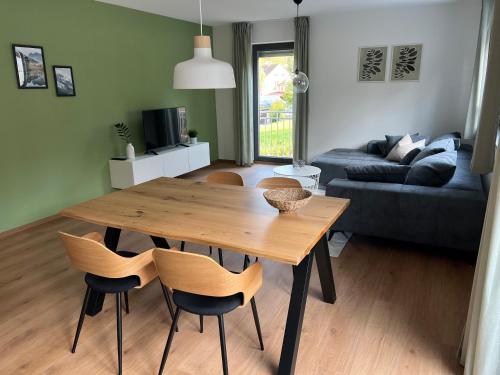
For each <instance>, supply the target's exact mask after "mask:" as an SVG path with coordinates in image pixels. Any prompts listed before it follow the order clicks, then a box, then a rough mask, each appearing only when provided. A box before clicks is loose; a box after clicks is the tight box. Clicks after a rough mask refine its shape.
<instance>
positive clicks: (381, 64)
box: [358, 47, 387, 82]
mask: <svg viewBox="0 0 500 375" xmlns="http://www.w3.org/2000/svg"><path fill="white" fill-rule="evenodd" d="M386 66H387V47H361V48H360V49H359V66H358V81H360V82H384V81H385V72H386Z"/></svg>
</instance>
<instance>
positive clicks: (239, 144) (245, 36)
mask: <svg viewBox="0 0 500 375" xmlns="http://www.w3.org/2000/svg"><path fill="white" fill-rule="evenodd" d="M233 64H234V78H235V79H236V91H235V93H234V126H235V135H236V147H235V154H236V155H235V156H236V163H237V164H238V165H243V166H249V165H252V163H253V159H254V145H253V105H252V103H253V100H252V96H253V85H252V24H250V23H248V22H239V23H234V24H233Z"/></svg>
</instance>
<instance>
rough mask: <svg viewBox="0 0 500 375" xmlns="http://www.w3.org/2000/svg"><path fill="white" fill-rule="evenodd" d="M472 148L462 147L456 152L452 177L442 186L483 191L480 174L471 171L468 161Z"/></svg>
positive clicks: (470, 157)
mask: <svg viewBox="0 0 500 375" xmlns="http://www.w3.org/2000/svg"><path fill="white" fill-rule="evenodd" d="M471 159H472V148H468V147H465V148H464V147H463V146H462V149H460V150H459V151H458V153H457V169H456V170H455V174H454V175H453V178H452V179H451V180H450V182H448V183H447V184H446V185H444V186H443V188H447V189H455V190H467V191H477V192H481V193H483V192H484V187H483V183H482V179H481V175H480V174H478V173H472V171H471V169H470V163H471Z"/></svg>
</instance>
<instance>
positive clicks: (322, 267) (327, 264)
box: [313, 234, 337, 303]
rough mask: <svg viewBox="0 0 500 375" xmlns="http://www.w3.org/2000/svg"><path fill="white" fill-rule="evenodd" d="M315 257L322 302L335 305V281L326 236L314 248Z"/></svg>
mask: <svg viewBox="0 0 500 375" xmlns="http://www.w3.org/2000/svg"><path fill="white" fill-rule="evenodd" d="M313 250H314V254H315V255H316V266H318V274H319V281H320V282H321V290H322V291H323V300H324V301H325V302H327V303H335V300H336V299H337V294H336V292H335V281H334V280H333V271H332V263H331V261H330V250H329V249H328V240H327V238H326V234H325V235H324V236H323V237H322V238H321V239H320V240H319V241H318V243H317V244H316V245H315V246H314V249H313Z"/></svg>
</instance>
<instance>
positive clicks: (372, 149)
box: [366, 140, 386, 155]
mask: <svg viewBox="0 0 500 375" xmlns="http://www.w3.org/2000/svg"><path fill="white" fill-rule="evenodd" d="M382 143H386V141H385V140H373V141H370V142H368V143H367V145H366V152H367V153H369V154H374V155H381V154H382V151H381V150H380V144H382Z"/></svg>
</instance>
